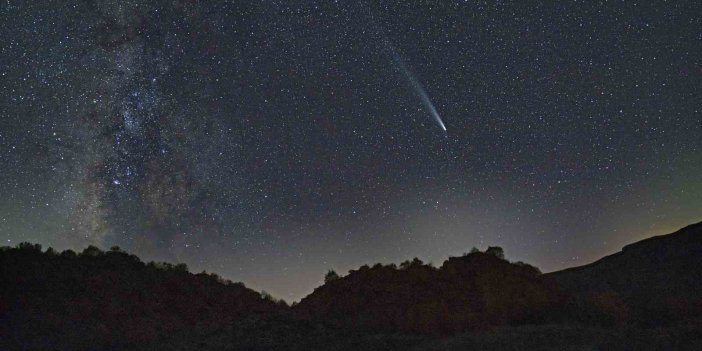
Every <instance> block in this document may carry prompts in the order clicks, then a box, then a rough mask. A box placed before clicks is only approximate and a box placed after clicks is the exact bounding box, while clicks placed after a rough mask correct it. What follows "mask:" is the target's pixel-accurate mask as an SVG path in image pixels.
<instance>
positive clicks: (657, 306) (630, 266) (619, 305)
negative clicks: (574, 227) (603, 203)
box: [546, 222, 702, 325]
mask: <svg viewBox="0 0 702 351" xmlns="http://www.w3.org/2000/svg"><path fill="white" fill-rule="evenodd" d="M546 276H548V277H550V278H552V279H554V280H555V281H556V282H557V283H558V285H559V286H560V288H561V289H563V291H565V292H567V293H569V294H572V295H573V296H575V297H576V303H577V304H582V303H586V302H590V303H594V304H596V305H598V306H601V307H602V308H604V309H609V310H610V312H612V314H611V316H612V317H616V318H617V319H619V322H637V323H640V324H643V325H661V324H667V323H675V322H680V321H687V320H695V319H697V320H700V318H701V317H702V222H701V223H697V224H693V225H690V226H687V227H685V228H683V229H680V230H678V231H677V232H675V233H672V234H668V235H661V236H655V237H652V238H648V239H645V240H642V241H639V242H637V243H634V244H631V245H627V246H625V247H624V248H623V249H622V251H621V252H618V253H615V254H613V255H610V256H607V257H604V258H602V259H600V260H598V261H596V262H594V263H592V264H588V265H585V266H581V267H575V268H571V269H566V270H562V271H558V272H554V273H550V274H547V275H546ZM586 317H587V316H586ZM590 317H594V318H600V317H601V316H590Z"/></svg>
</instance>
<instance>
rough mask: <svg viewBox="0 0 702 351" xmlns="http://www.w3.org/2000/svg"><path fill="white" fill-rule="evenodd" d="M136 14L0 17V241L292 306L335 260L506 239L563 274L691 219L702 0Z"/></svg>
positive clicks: (204, 4) (166, 7)
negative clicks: (193, 276) (81, 254)
mask: <svg viewBox="0 0 702 351" xmlns="http://www.w3.org/2000/svg"><path fill="white" fill-rule="evenodd" d="M142 2H143V4H142V3H140V2H138V1H117V0H114V1H109V0H106V1H75V2H74V1H26V0H6V1H3V2H2V3H1V4H0V38H2V40H1V43H2V45H1V53H0V240H1V241H2V245H13V246H14V245H16V244H17V243H19V242H21V241H30V242H38V243H40V244H42V245H44V246H45V247H46V246H52V247H54V248H57V249H61V250H63V249H69V248H70V249H74V250H82V249H83V248H84V247H85V246H87V245H89V244H94V245H97V246H99V247H101V248H103V249H107V248H109V247H111V246H113V245H118V246H120V247H122V248H123V249H125V250H127V251H130V252H132V253H135V254H137V255H139V256H140V257H141V258H142V259H144V260H166V261H170V262H185V263H187V264H188V266H189V267H190V270H191V271H193V272H200V271H202V270H207V271H208V272H216V273H218V274H220V275H221V276H223V277H225V278H229V279H232V280H235V281H243V282H244V283H245V284H246V285H247V286H249V287H252V288H255V289H259V290H260V289H263V290H265V291H267V292H269V293H271V294H273V295H274V296H276V297H280V298H284V299H286V300H288V301H293V300H298V299H299V298H301V297H302V296H304V295H306V294H307V293H309V292H311V291H312V289H313V288H314V287H316V286H318V285H319V284H320V283H321V282H322V279H323V275H324V273H325V272H326V271H327V270H328V269H330V268H333V269H336V270H337V271H338V272H340V273H345V272H347V271H348V270H349V269H352V268H357V267H358V266H360V265H362V264H373V263H376V262H382V263H390V262H395V263H399V262H401V261H404V260H405V259H408V258H413V257H415V256H417V257H419V258H420V259H422V260H424V261H425V262H428V261H431V262H433V263H435V264H441V262H443V260H445V259H446V258H447V257H448V256H449V255H460V254H462V253H464V252H467V251H468V250H470V248H471V247H472V246H477V247H479V248H481V249H484V248H485V247H486V246H488V245H499V246H502V247H503V248H504V249H505V253H506V256H507V257H508V258H509V259H512V260H523V261H526V262H529V263H532V264H534V265H536V266H538V267H540V268H541V269H542V270H543V271H552V270H557V269H562V268H566V267H570V266H575V265H581V264H585V263H589V262H591V261H593V260H595V259H597V258H599V257H601V256H603V255H606V254H610V253H613V252H616V251H618V250H619V249H620V248H621V247H622V246H623V245H625V244H628V243H631V242H634V241H637V240H640V239H643V238H645V237H648V236H651V235H655V234H663V233H667V232H671V231H673V230H675V229H677V228H679V227H681V226H684V225H686V224H690V223H693V222H697V221H700V220H702V112H701V110H702V5H700V4H701V3H700V2H699V1H668V2H663V1H641V2H633V1H631V2H630V1H626V2H622V1H616V2H614V1H609V2H605V3H602V2H597V1H553V2H549V3H550V4H548V5H537V4H536V3H535V2H531V1H515V2H509V1H494V2H493V1H489V2H482V1H448V0H446V1H382V2H380V1H370V2H363V1H319V2H315V1H288V0H280V1H260V2H253V1H252V2H249V1H177V0H174V1H142ZM252 3H254V4H252ZM527 3H528V4H527ZM440 123H443V124H444V125H445V127H446V131H444V130H443V128H442V127H441V124H440Z"/></svg>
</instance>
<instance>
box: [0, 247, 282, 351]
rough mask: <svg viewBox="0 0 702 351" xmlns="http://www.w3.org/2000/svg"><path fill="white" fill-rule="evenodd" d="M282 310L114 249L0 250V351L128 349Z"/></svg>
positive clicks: (179, 268) (235, 288)
mask: <svg viewBox="0 0 702 351" xmlns="http://www.w3.org/2000/svg"><path fill="white" fill-rule="evenodd" d="M285 308H287V306H281V305H280V304H278V303H275V302H274V301H271V300H270V299H267V298H265V297H262V296H261V294H259V293H257V292H255V291H253V290H251V289H248V288H246V287H244V285H243V284H241V283H236V284H232V283H230V282H225V281H223V280H221V279H220V278H218V277H217V276H216V275H209V274H191V273H188V272H187V267H185V265H170V264H167V263H149V264H145V263H143V262H141V261H140V260H139V259H138V258H137V257H136V256H134V255H128V254H126V253H124V252H121V251H119V250H117V249H115V250H113V251H109V252H102V251H100V250H98V249H97V248H95V247H89V248H87V249H86V250H85V251H83V252H82V253H81V254H79V255H77V254H75V253H73V252H72V251H64V252H63V253H61V254H59V253H56V252H54V251H52V250H47V252H42V251H41V247H40V246H39V245H31V244H26V243H25V244H21V245H20V246H19V247H18V248H13V249H10V248H3V249H2V251H0V335H2V337H0V349H2V350H15V349H23V350H45V349H46V350H63V349H65V350H76V349H90V350H107V349H120V348H124V349H130V348H133V347H135V345H141V344H146V343H151V342H155V341H157V340H159V339H163V338H166V337H171V336H172V335H174V334H177V333H179V332H182V331H184V330H189V329H192V328H207V327H213V326H221V325H226V324H228V323H232V322H234V321H236V320H239V319H242V318H245V317H246V318H248V317H250V316H251V315H255V314H270V313H274V312H276V311H280V310H283V309H285Z"/></svg>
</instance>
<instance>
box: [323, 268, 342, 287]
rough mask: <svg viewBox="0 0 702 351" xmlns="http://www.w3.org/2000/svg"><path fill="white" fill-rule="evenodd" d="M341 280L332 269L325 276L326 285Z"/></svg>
mask: <svg viewBox="0 0 702 351" xmlns="http://www.w3.org/2000/svg"><path fill="white" fill-rule="evenodd" d="M337 279H339V275H338V274H336V272H335V271H334V270H333V269H330V270H329V272H327V274H325V275H324V284H327V283H329V282H331V281H334V280H337Z"/></svg>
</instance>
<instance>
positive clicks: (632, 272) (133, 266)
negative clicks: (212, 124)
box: [0, 223, 702, 350]
mask: <svg viewBox="0 0 702 351" xmlns="http://www.w3.org/2000/svg"><path fill="white" fill-rule="evenodd" d="M436 345H441V346H436ZM476 345H477V346H476ZM530 345H531V346H530ZM549 345H550V346H549ZM565 345H581V346H582V347H581V348H585V349H591V348H598V349H600V348H604V349H669V348H677V349H699V347H700V346H702V223H698V224H694V225H690V226H688V227H685V228H683V229H681V230H679V231H677V232H675V233H672V234H669V235H662V236H657V237H652V238H649V239H646V240H642V241H639V242H637V243H634V244H631V245H627V246H625V247H624V248H623V249H622V251H621V252H618V253H615V254H613V255H610V256H607V257H604V258H602V259H600V260H598V261H596V262H594V263H591V264H588V265H585V266H581V267H575V268H570V269H566V270H562V271H558V272H553V273H548V274H542V273H541V272H540V271H539V270H538V269H537V268H535V267H533V266H530V265H528V264H525V263H522V262H509V261H508V260H506V259H505V258H504V253H503V252H502V249H501V248H499V247H489V248H487V250H486V251H485V252H481V251H479V250H477V249H474V250H472V251H471V252H470V253H467V254H465V255H463V256H461V257H451V258H449V259H448V260H446V261H445V262H443V264H442V265H441V266H440V267H433V266H431V265H427V264H424V263H423V262H422V261H421V260H419V259H416V258H415V259H414V260H412V261H406V262H403V263H402V264H400V266H399V267H398V266H395V265H394V264H391V265H381V264H376V265H374V266H372V267H370V266H362V267H360V268H359V269H357V270H352V271H350V272H349V273H348V274H346V275H343V276H342V275H339V274H337V273H336V272H334V271H329V272H327V274H326V276H325V283H324V284H323V285H322V286H320V287H318V288H316V289H315V290H314V291H313V292H312V293H311V294H309V295H308V296H306V297H305V298H303V299H302V300H301V301H300V302H299V303H297V304H293V306H288V305H287V304H286V303H285V302H283V301H278V300H275V299H274V298H272V297H271V296H270V295H268V294H266V293H263V292H262V293H258V292H255V291H253V290H251V289H248V288H246V287H245V286H244V285H243V284H242V283H232V282H230V281H226V280H223V279H222V278H220V277H218V276H217V275H216V274H206V273H204V272H203V273H200V274H192V273H189V272H188V270H187V266H185V265H184V264H176V265H173V264H169V263H163V262H162V263H155V262H149V263H144V262H141V260H140V259H139V258H138V257H136V256H134V255H130V254H128V253H125V252H123V251H122V250H120V249H119V248H117V247H113V248H112V249H111V250H109V251H106V252H103V251H101V250H100V249H98V248H97V247H94V246H90V247H88V248H86V249H85V250H83V251H82V252H81V253H79V254H76V253H75V252H73V251H71V250H67V251H64V252H61V253H58V252H56V251H55V250H53V249H51V248H49V249H47V250H45V251H42V248H41V246H40V245H38V244H30V243H21V244H19V245H18V246H17V247H15V248H9V247H3V248H0V349H2V350H41V349H51V350H94V349H106V350H160V349H181V350H190V349H198V350H224V349H226V350H316V349H319V350H326V349H337V350H374V349H377V350H393V349H396V350H407V349H415V350H440V349H466V348H468V347H476V348H480V349H495V350H501V349H514V347H517V346H521V347H522V348H527V349H528V348H532V347H533V348H541V349H559V348H561V347H562V346H565Z"/></svg>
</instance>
